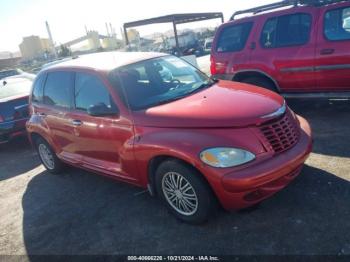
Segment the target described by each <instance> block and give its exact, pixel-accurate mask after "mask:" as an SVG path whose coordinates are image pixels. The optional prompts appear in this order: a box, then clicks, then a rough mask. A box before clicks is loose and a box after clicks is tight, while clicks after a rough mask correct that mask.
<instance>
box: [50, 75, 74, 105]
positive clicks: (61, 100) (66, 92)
mask: <svg viewBox="0 0 350 262" xmlns="http://www.w3.org/2000/svg"><path fill="white" fill-rule="evenodd" d="M73 76H74V74H73V73H71V72H52V73H49V74H48V75H47V79H46V84H45V89H44V103H45V104H47V105H52V106H60V107H66V108H70V107H71V92H72V90H73V80H74V78H73Z"/></svg>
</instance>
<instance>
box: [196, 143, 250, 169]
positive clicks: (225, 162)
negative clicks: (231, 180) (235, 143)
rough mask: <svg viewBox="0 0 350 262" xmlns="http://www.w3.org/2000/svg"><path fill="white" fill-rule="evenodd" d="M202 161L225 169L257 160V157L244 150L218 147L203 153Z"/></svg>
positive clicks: (201, 155)
mask: <svg viewBox="0 0 350 262" xmlns="http://www.w3.org/2000/svg"><path fill="white" fill-rule="evenodd" d="M200 159H201V160H202V161H203V162H204V163H206V164H208V165H210V166H212V167H221V168H223V167H233V166H239V165H242V164H244V163H247V162H250V161H252V160H254V159H255V155H254V154H252V153H250V152H249V151H246V150H243V149H238V148H228V147H216V148H210V149H206V150H204V151H202V152H201V153H200Z"/></svg>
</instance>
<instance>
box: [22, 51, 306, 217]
mask: <svg viewBox="0 0 350 262" xmlns="http://www.w3.org/2000/svg"><path fill="white" fill-rule="evenodd" d="M30 111H31V117H30V120H29V121H28V123H27V130H28V132H29V136H30V139H31V141H32V143H33V144H34V145H35V147H36V148H37V150H38V152H39V156H40V158H41V161H42V163H43V164H44V166H45V167H46V168H47V169H48V170H49V171H51V172H53V173H58V172H60V171H61V169H62V167H63V163H67V164H69V165H74V166H77V167H81V168H84V169H88V170H91V171H94V172H97V173H100V174H102V175H105V176H109V177H111V178H115V179H117V180H120V181H124V182H127V183H130V184H133V185H136V186H140V187H142V188H148V189H149V191H150V192H151V193H152V194H155V195H157V196H159V197H160V198H161V199H162V200H163V201H164V203H165V204H166V205H167V206H168V208H169V209H170V210H171V211H172V212H173V213H174V214H175V215H176V216H177V217H178V218H180V219H182V220H184V221H186V222H192V223H199V222H203V221H204V220H206V219H207V218H208V216H209V215H210V214H211V213H212V210H213V208H214V207H215V203H216V202H217V201H216V200H218V201H219V203H221V205H222V206H223V207H224V208H226V209H241V208H244V207H248V206H251V205H254V204H256V203H258V202H260V201H262V200H263V199H265V198H267V197H269V196H271V195H272V194H274V193H275V192H277V191H279V190H281V189H282V188H283V187H285V186H286V185H287V184H288V183H289V182H290V181H291V180H292V179H294V178H295V177H296V176H297V175H298V174H299V172H300V170H301V167H302V165H303V163H304V161H305V160H306V158H307V157H308V155H309V153H310V151H311V131H310V127H309V125H308V123H307V122H306V121H305V120H304V119H303V118H301V117H299V116H297V115H295V114H294V113H293V112H292V111H291V110H290V109H289V108H288V106H287V105H286V104H285V102H284V100H283V98H282V97H281V96H279V95H278V94H276V93H274V92H271V91H268V90H265V89H261V88H258V87H254V86H250V85H247V84H239V83H233V82H230V81H221V80H220V81H215V80H213V79H210V78H208V77H207V76H206V75H204V74H203V73H201V72H200V71H198V70H197V69H196V68H194V67H193V66H191V65H190V64H188V63H187V62H185V61H183V60H181V59H179V58H176V57H174V56H170V55H165V54H158V53H118V52H112V53H99V54H92V55H86V56H82V57H80V58H76V59H74V60H70V61H66V62H63V63H61V64H57V65H54V66H52V67H50V68H46V69H44V70H43V71H42V72H41V73H40V74H39V75H38V76H37V78H36V81H35V83H34V85H33V91H32V95H31V98H30Z"/></svg>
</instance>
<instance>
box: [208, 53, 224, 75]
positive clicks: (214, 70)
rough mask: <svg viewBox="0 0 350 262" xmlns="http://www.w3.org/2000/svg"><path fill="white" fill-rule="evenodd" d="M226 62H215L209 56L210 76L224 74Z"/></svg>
mask: <svg viewBox="0 0 350 262" xmlns="http://www.w3.org/2000/svg"><path fill="white" fill-rule="evenodd" d="M226 69H227V62H216V61H215V59H214V57H213V56H210V73H211V74H212V75H218V74H225V73H226Z"/></svg>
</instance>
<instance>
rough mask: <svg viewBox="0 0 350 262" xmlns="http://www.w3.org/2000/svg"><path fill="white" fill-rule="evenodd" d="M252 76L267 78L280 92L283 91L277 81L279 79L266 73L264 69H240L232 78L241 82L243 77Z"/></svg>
mask: <svg viewBox="0 0 350 262" xmlns="http://www.w3.org/2000/svg"><path fill="white" fill-rule="evenodd" d="M250 77H260V78H264V79H267V80H268V81H270V82H271V83H272V84H273V85H274V86H275V89H276V90H277V91H278V92H281V89H280V86H279V84H278V83H277V81H276V80H275V79H274V78H273V77H272V76H270V75H269V74H268V73H265V72H264V71H261V70H241V71H238V72H237V73H236V74H235V75H234V76H233V79H232V80H233V81H237V82H241V81H242V80H243V79H247V78H250Z"/></svg>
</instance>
